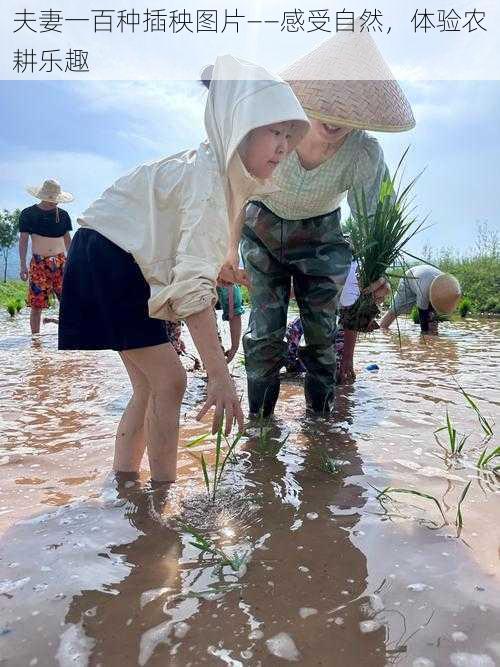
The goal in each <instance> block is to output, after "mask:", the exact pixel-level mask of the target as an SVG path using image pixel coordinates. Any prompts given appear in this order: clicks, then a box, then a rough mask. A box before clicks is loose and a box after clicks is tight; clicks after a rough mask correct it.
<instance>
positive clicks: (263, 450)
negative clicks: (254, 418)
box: [255, 420, 290, 457]
mask: <svg viewBox="0 0 500 667" xmlns="http://www.w3.org/2000/svg"><path fill="white" fill-rule="evenodd" d="M271 431H272V428H271V427H270V426H266V425H265V424H264V422H263V420H262V421H261V423H260V425H259V435H258V438H257V447H256V448H255V451H256V452H258V453H259V454H260V455H261V456H273V457H274V456H277V455H278V454H279V453H280V451H281V449H282V448H283V446H284V445H285V443H286V441H287V440H288V438H289V437H290V433H287V434H286V436H285V437H284V438H283V440H273V439H272V438H271Z"/></svg>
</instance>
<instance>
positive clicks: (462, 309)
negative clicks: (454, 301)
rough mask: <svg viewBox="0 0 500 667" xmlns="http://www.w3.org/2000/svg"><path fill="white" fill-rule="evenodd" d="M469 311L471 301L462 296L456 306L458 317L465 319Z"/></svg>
mask: <svg viewBox="0 0 500 667" xmlns="http://www.w3.org/2000/svg"><path fill="white" fill-rule="evenodd" d="M471 310H472V301H471V300H470V299H469V298H468V297H466V296H464V297H463V298H462V299H461V300H460V303H459V305H458V312H459V313H460V317H467V315H468V314H469V313H470V312H471Z"/></svg>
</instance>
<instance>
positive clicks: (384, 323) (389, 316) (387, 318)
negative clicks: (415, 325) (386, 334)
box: [380, 310, 396, 329]
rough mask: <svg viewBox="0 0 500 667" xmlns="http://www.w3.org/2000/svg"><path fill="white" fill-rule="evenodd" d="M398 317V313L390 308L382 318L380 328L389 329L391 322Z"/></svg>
mask: <svg viewBox="0 0 500 667" xmlns="http://www.w3.org/2000/svg"><path fill="white" fill-rule="evenodd" d="M395 319H396V315H395V313H394V311H393V310H388V311H387V312H386V314H385V315H384V317H383V318H382V319H381V320H380V328H381V329H388V328H389V327H390V326H391V324H392V323H393V322H394V320H395Z"/></svg>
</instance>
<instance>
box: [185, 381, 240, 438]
mask: <svg viewBox="0 0 500 667" xmlns="http://www.w3.org/2000/svg"><path fill="white" fill-rule="evenodd" d="M212 406H214V407H215V412H214V417H213V420H212V433H213V434H215V433H217V431H218V430H219V429H220V427H221V426H222V424H223V422H224V417H225V421H226V426H225V429H224V435H226V436H227V435H229V434H230V433H231V430H232V428H233V425H234V422H236V423H237V424H238V430H239V432H240V433H241V432H242V431H243V430H244V427H245V425H244V422H245V418H244V416H243V410H242V409H241V405H240V401H239V400H238V397H237V396H236V391H235V388H234V384H233V382H232V380H231V378H230V376H229V375H227V376H226V375H225V376H220V377H217V376H216V377H212V378H209V379H208V387H207V400H206V401H205V404H204V405H203V407H202V409H201V410H200V412H199V413H198V415H197V417H196V419H197V420H198V421H200V420H201V419H202V418H203V417H204V416H205V415H206V414H207V412H208V411H209V410H210V408H211V407H212Z"/></svg>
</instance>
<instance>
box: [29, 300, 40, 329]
mask: <svg viewBox="0 0 500 667" xmlns="http://www.w3.org/2000/svg"><path fill="white" fill-rule="evenodd" d="M41 319H42V309H41V308H35V307H34V306H31V312H30V327H31V333H32V334H37V333H40V320H41Z"/></svg>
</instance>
